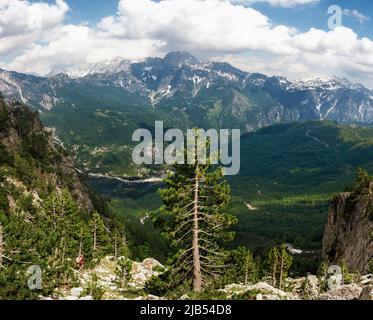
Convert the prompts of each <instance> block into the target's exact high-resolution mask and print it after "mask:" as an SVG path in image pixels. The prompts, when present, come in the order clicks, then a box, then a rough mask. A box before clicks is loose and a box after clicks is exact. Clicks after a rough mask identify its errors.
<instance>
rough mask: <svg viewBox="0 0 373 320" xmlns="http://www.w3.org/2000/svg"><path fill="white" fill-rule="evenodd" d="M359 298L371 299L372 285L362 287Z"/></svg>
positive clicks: (372, 296) (372, 297)
mask: <svg viewBox="0 0 373 320" xmlns="http://www.w3.org/2000/svg"><path fill="white" fill-rule="evenodd" d="M359 300H369V301H372V300H373V285H370V286H366V287H364V288H363V290H362V291H361V294H360V297H359Z"/></svg>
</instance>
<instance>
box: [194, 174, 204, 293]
mask: <svg viewBox="0 0 373 320" xmlns="http://www.w3.org/2000/svg"><path fill="white" fill-rule="evenodd" d="M194 187H195V190H194V208H193V289H194V291H196V292H199V291H201V289H202V273H201V258H200V253H199V231H200V230H199V223H198V218H199V208H198V204H199V170H198V167H197V170H196V182H195V186H194Z"/></svg>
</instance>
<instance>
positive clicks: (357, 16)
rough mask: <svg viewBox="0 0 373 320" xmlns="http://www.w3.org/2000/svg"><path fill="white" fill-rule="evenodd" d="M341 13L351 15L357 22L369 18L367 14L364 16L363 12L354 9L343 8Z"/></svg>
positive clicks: (362, 21) (365, 20)
mask: <svg viewBox="0 0 373 320" xmlns="http://www.w3.org/2000/svg"><path fill="white" fill-rule="evenodd" d="M343 14H344V15H346V16H350V17H353V18H355V19H357V20H358V21H359V23H364V22H367V21H369V20H370V17H369V16H366V15H365V14H363V13H361V12H359V11H358V10H356V9H353V10H352V9H343Z"/></svg>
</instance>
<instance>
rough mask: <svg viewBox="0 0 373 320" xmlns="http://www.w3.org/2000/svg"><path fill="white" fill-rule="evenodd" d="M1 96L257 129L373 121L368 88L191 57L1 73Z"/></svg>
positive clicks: (46, 105) (41, 105) (47, 106)
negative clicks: (117, 107) (104, 103)
mask: <svg viewBox="0 0 373 320" xmlns="http://www.w3.org/2000/svg"><path fill="white" fill-rule="evenodd" d="M0 92H2V93H3V94H4V95H5V97H6V98H8V99H16V100H19V101H22V102H24V103H27V104H28V105H30V106H33V107H34V108H36V109H38V110H51V109H53V108H54V107H58V106H70V107H71V106H72V107H74V106H79V105H81V104H84V105H87V104H88V105H90V106H94V107H97V105H98V104H100V103H101V101H100V99H99V98H98V97H99V96H100V95H101V96H103V97H105V99H106V98H108V99H109V100H112V101H114V102H115V103H117V104H122V105H123V104H127V105H128V104H131V105H140V106H142V107H144V108H152V109H156V110H159V111H160V112H162V111H163V112H166V113H168V114H170V113H172V118H173V120H177V122H179V123H181V124H183V125H185V126H187V125H190V124H191V123H192V124H193V125H200V126H202V127H211V126H212V127H229V128H233V127H237V128H241V129H243V130H246V131H254V130H256V129H258V128H261V127H264V126H268V125H272V124H276V123H283V122H294V121H308V120H333V121H337V122H339V123H344V124H351V123H358V124H372V123H373V92H372V91H371V90H369V89H368V88H365V87H364V86H363V85H361V84H354V83H351V82H350V81H348V80H347V79H339V78H337V77H330V78H314V79H308V80H300V81H295V82H291V81H289V80H287V79H286V78H284V77H277V76H272V77H268V76H265V75H263V74H258V73H249V72H244V71H241V70H239V69H237V68H235V67H233V66H231V65H229V64H228V63H220V62H202V61H199V60H197V59H196V58H195V57H193V56H192V55H190V54H188V53H186V52H171V53H169V54H167V55H166V56H165V57H164V58H148V59H145V60H144V61H142V62H135V63H131V62H130V61H127V60H123V59H120V58H116V59H114V60H112V61H105V62H102V63H98V64H87V65H84V66H82V67H81V69H80V70H65V69H61V68H58V69H55V70H53V71H52V72H51V73H49V74H48V75H47V76H44V77H39V76H35V75H27V74H21V73H16V72H10V71H5V70H0ZM197 113H198V115H197Z"/></svg>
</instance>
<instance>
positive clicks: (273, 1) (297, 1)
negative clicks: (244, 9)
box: [231, 0, 320, 8]
mask: <svg viewBox="0 0 373 320" xmlns="http://www.w3.org/2000/svg"><path fill="white" fill-rule="evenodd" d="M319 1H320V0H231V2H232V3H238V4H243V5H250V4H254V3H260V2H261V3H268V4H270V5H271V6H274V7H285V8H292V7H296V6H302V5H308V4H315V3H317V2H319Z"/></svg>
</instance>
